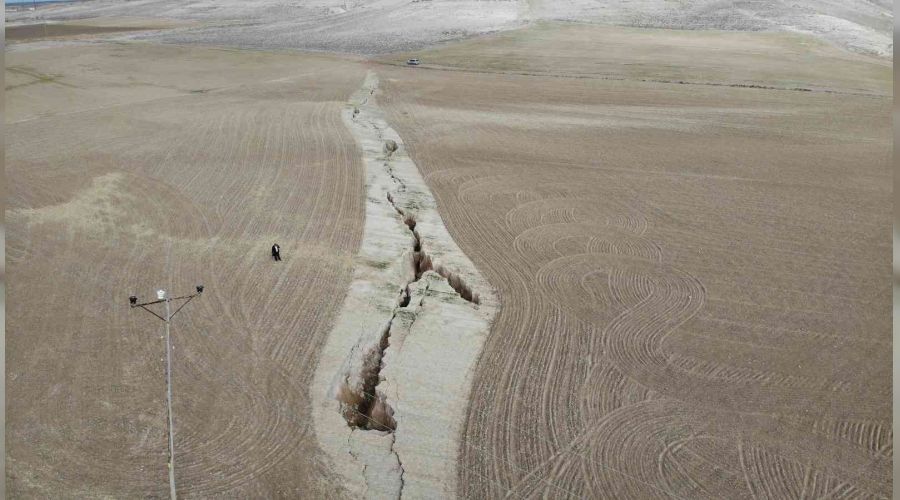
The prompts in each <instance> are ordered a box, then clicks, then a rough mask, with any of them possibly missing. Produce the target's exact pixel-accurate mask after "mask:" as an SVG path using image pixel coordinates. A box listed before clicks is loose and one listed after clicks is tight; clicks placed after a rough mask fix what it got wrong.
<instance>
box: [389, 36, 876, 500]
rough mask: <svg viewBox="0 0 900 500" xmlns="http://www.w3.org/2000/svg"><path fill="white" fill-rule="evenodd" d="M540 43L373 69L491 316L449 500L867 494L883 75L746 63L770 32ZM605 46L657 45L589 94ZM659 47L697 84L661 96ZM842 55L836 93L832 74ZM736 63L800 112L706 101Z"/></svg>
mask: <svg viewBox="0 0 900 500" xmlns="http://www.w3.org/2000/svg"><path fill="white" fill-rule="evenodd" d="M538 29H539V30H540V31H539V32H538V34H539V35H540V37H539V38H532V37H529V36H528V34H527V32H526V33H518V34H510V35H499V36H498V37H495V38H489V39H483V40H476V41H471V42H466V43H465V44H460V45H452V46H448V47H446V48H442V49H436V50H433V51H430V52H426V53H420V54H419V56H420V58H421V59H422V61H423V66H420V67H418V68H405V67H394V66H382V67H380V68H378V71H379V73H380V74H381V77H382V82H383V84H382V86H383V88H384V90H385V94H386V95H385V96H383V97H382V98H381V104H382V107H383V108H384V109H385V110H386V111H387V112H388V121H389V122H390V123H391V124H392V126H393V127H394V128H396V129H397V131H398V132H399V134H400V135H401V136H402V137H403V138H404V142H405V143H406V144H407V147H408V148H409V151H410V154H411V156H412V157H413V159H414V160H415V162H416V164H417V165H418V166H419V168H420V169H421V170H422V173H423V176H424V177H425V178H426V180H427V182H428V184H429V185H430V187H431V188H432V190H433V192H434V195H435V198H436V199H437V200H438V203H439V208H440V210H441V212H442V215H443V217H444V220H445V221H446V223H447V224H448V227H449V229H450V232H451V234H452V235H453V237H454V238H455V239H456V240H457V242H459V244H460V246H461V247H462V248H463V250H464V251H465V252H466V253H467V254H468V255H469V256H470V257H471V258H472V260H473V261H474V262H475V263H476V265H477V266H478V267H479V269H480V270H481V271H482V272H483V273H484V274H485V276H486V277H487V278H488V279H489V280H490V281H491V283H492V284H493V285H495V286H496V287H497V288H498V290H499V292H500V294H501V298H502V301H501V312H500V314H499V315H498V319H497V321H496V323H495V324H494V326H493V329H492V332H491V335H490V337H489V339H488V342H487V344H486V347H485V351H484V353H483V354H482V357H481V359H480V361H479V365H478V370H477V373H476V375H475V382H474V389H473V394H472V398H471V403H470V404H471V407H470V410H469V416H468V421H467V426H466V431H465V435H464V442H463V444H462V446H461V453H460V457H459V474H460V476H459V488H460V492H461V495H462V496H464V497H466V498H499V497H503V496H505V495H511V496H512V497H514V498H518V497H528V498H537V497H548V498H563V497H568V496H575V497H588V498H601V497H602V498H672V497H674V498H750V497H755V498H791V497H806V498H818V497H823V496H828V495H833V496H840V497H844V496H848V497H849V496H863V497H870V496H871V497H887V496H889V495H890V492H891V475H890V474H891V460H892V459H891V457H892V445H891V441H892V431H891V409H890V404H891V382H890V380H891V358H890V353H891V326H890V325H891V323H890V318H891V314H890V300H891V291H890V264H889V262H890V248H891V242H890V239H889V238H890V231H889V230H888V228H889V227H890V223H891V222H890V206H891V204H890V196H891V187H890V186H891V182H890V181H891V170H890V167H889V161H890V157H891V138H890V130H891V129H890V114H889V113H890V111H889V110H890V102H891V101H890V87H889V85H890V73H889V66H887V65H885V64H884V63H882V62H879V61H874V60H870V59H866V58H860V57H856V56H853V55H851V54H845V53H843V52H840V51H838V50H837V49H832V48H829V47H822V46H819V45H818V44H816V45H815V46H814V47H812V48H809V49H808V50H807V49H804V48H803V47H802V46H798V47H796V48H795V50H796V51H797V52H796V54H790V57H789V58H788V59H790V58H793V59H795V60H796V61H798V64H797V65H795V66H793V67H792V66H791V65H790V64H785V62H784V56H783V54H784V52H783V51H774V53H773V54H772V55H771V56H770V55H769V54H768V53H765V52H763V51H757V52H756V53H755V54H753V57H752V58H749V56H747V55H746V54H747V53H748V52H749V51H751V49H752V48H753V47H760V46H761V47H765V46H769V45H772V46H778V45H779V44H781V43H782V41H783V37H782V36H780V35H778V36H775V35H764V34H753V35H750V34H742V35H740V38H741V41H740V43H737V42H735V41H734V40H733V39H732V38H731V37H732V35H730V34H715V33H698V34H690V33H677V34H673V33H670V32H669V33H667V32H646V33H645V34H644V35H643V38H641V35H640V34H639V33H638V34H636V33H635V30H624V31H623V32H622V34H621V36H619V37H618V38H616V35H615V30H611V29H607V28H592V27H585V26H576V27H562V28H560V27H555V28H554V27H547V26H543V27H539V28H538ZM554 30H556V31H554ZM573 30H574V31H573ZM591 30H595V31H596V33H595V36H592V35H591V32H592V31H591ZM526 31H527V30H526ZM575 34H577V35H578V37H580V41H581V43H578V41H579V38H578V37H575ZM604 37H605V39H607V40H608V41H610V42H613V41H616V42H617V43H619V44H625V45H628V46H630V47H633V46H634V44H637V45H638V46H643V47H653V46H662V45H666V46H667V47H668V48H667V49H666V51H667V52H665V53H661V54H660V53H658V52H656V51H652V50H647V51H645V52H643V53H642V55H643V57H644V59H643V62H644V65H643V66H642V69H641V74H640V75H636V74H632V73H631V72H630V71H628V70H626V71H624V72H619V73H618V74H616V75H615V76H616V78H615V79H609V78H608V77H609V72H608V71H607V70H606V69H604V68H607V67H609V68H612V67H615V66H616V65H615V64H612V63H610V62H609V61H610V59H615V58H616V57H618V56H616V54H617V53H618V52H617V51H615V50H612V49H610V51H602V50H597V47H595V46H594V45H596V44H595V43H593V42H592V41H595V40H597V39H601V40H602V39H604ZM654 37H657V38H654ZM673 37H675V38H680V39H682V40H684V41H685V42H684V43H683V44H682V45H683V46H681V47H680V48H679V46H677V45H676V46H675V47H671V46H668V45H667V43H668V42H671V40H672V38H673ZM717 37H718V38H717ZM497 38H499V39H501V42H500V43H499V44H498V43H497ZM536 39H539V40H540V42H541V43H536V42H535V40H536ZM716 40H720V41H721V42H722V43H720V44H718V45H716V44H714V43H713V42H715V41H716ZM701 41H702V42H703V43H700V42H701ZM563 42H565V43H563ZM688 42H690V43H688ZM691 44H692V45H693V46H694V47H693V48H691V47H688V46H687V45H691ZM754 44H755V45H754ZM613 46H614V47H618V45H613ZM708 47H716V48H719V49H720V50H719V53H718V54H717V55H716V59H715V60H714V61H713V60H712V59H710V57H711V56H710V57H699V55H702V53H703V52H708V51H709V49H708ZM735 47H737V48H735ZM738 49H740V50H738ZM554 50H555V51H556V54H555V57H554V53H553V51H554ZM625 50H633V49H625ZM692 51H693V54H694V56H697V57H694V58H693V62H692V57H691V54H692ZM673 52H674V53H675V56H676V59H677V60H678V61H679V62H678V65H679V66H678V69H677V71H678V72H679V73H684V74H686V75H698V74H700V73H701V72H699V71H693V70H694V69H695V68H693V67H692V64H695V65H696V66H697V67H698V68H701V69H702V68H709V67H710V66H711V65H715V66H716V69H715V71H708V72H706V73H707V75H709V76H708V77H707V78H704V82H703V83H704V84H703V85H697V84H678V83H660V82H661V81H665V80H669V79H671V78H672V73H673V69H672V68H670V67H668V66H666V65H665V61H666V60H668V59H669V58H670V54H671V53H673ZM485 55H487V56H485ZM445 56H446V57H445ZM404 57H406V55H400V56H397V57H396V58H389V59H386V60H385V62H388V63H394V62H395V61H394V59H396V60H398V61H402V59H403V58H404ZM841 59H845V60H847V61H849V62H847V65H848V67H856V68H858V71H857V74H858V79H857V80H854V79H853V74H852V73H849V72H839V73H834V72H830V71H829V70H828V68H829V67H833V66H834V65H836V64H838V63H837V61H839V60H841ZM751 60H752V64H753V66H750V67H747V66H745V64H747V63H748V61H751ZM573 61H575V62H573ZM799 61H803V63H802V64H799ZM501 63H502V67H498V65H500V64H501ZM429 65H430V67H429ZM838 66H840V65H838ZM576 67H577V68H579V69H580V74H579V75H577V76H578V77H577V78H573V77H572V76H573V74H572V68H576ZM430 68H438V69H430ZM535 68H539V70H540V71H536V70H535ZM748 68H749V69H752V71H753V72H754V74H755V75H757V77H756V78H757V80H756V81H755V82H754V83H755V84H759V85H761V86H773V87H785V88H787V87H789V86H787V85H785V82H799V83H798V85H797V86H803V87H807V88H812V89H816V91H794V90H767V89H760V88H746V87H743V86H728V85H731V84H733V83H739V84H740V83H744V82H746V78H745V77H746V76H747V75H749V73H748V72H747V70H748ZM538 73H540V74H538ZM770 73H777V75H778V77H777V78H772V79H763V80H759V79H758V78H759V76H758V75H767V74H770ZM723 75H730V76H731V77H733V78H731V77H729V78H725V77H724V76H723ZM828 75H830V76H828ZM877 75H881V76H880V77H879V76H877ZM559 76H568V77H567V78H560V77H559ZM879 78H880V79H879ZM705 83H713V84H716V83H722V84H723V86H717V85H707V84H705ZM726 84H727V85H726ZM793 86H794V85H791V86H790V87H793ZM824 90H828V92H825V91H824ZM860 91H865V93H867V94H870V96H865V97H863V96H856V95H851V93H854V92H860ZM871 95H874V97H873V96H871Z"/></svg>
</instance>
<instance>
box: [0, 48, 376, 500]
mask: <svg viewBox="0 0 900 500" xmlns="http://www.w3.org/2000/svg"><path fill="white" fill-rule="evenodd" d="M7 64H8V67H7V76H12V77H14V78H26V77H27V75H25V76H23V72H27V73H31V74H39V75H54V78H55V80H56V81H54V82H46V83H42V84H35V85H25V86H21V87H17V88H14V89H12V90H9V91H7V100H8V101H7V102H9V103H10V106H9V108H8V109H10V108H11V110H12V116H11V117H9V115H8V119H9V120H10V121H9V122H8V123H7V129H6V130H7V134H8V135H7V148H8V149H7V163H6V165H7V176H8V177H7V178H8V179H9V181H10V184H11V188H10V190H9V193H10V197H9V204H8V211H7V215H6V220H7V224H8V226H7V228H8V229H7V231H8V232H7V252H8V253H7V255H8V259H9V264H10V265H9V288H8V295H7V354H8V361H7V373H6V380H7V394H8V397H9V401H10V402H12V403H11V404H10V405H9V407H8V410H7V433H6V436H7V448H6V449H7V474H8V476H7V478H8V481H7V484H8V485H9V486H8V487H9V491H8V494H9V495H10V496H11V497H13V498H34V497H45V498H59V497H82V498H97V497H113V498H133V497H164V496H167V495H168V480H167V470H166V454H167V445H166V424H165V423H166V420H165V415H166V414H165V399H164V398H165V383H164V381H165V379H164V367H165V364H164V362H163V358H164V357H165V348H164V343H163V340H162V339H161V335H162V331H163V329H162V327H163V324H162V322H161V321H159V320H157V319H155V318H153V317H152V316H150V315H149V314H147V313H145V312H143V311H140V310H132V309H129V307H128V301H127V298H128V295H129V294H131V293H136V294H138V295H139V296H140V297H141V298H149V297H151V296H152V295H153V294H154V291H155V290H156V289H157V288H168V289H169V290H171V291H172V292H173V293H178V294H180V293H189V292H191V291H192V290H193V287H194V285H195V284H201V283H202V284H204V285H205V286H206V291H205V293H204V295H203V296H202V297H201V298H199V299H195V300H194V301H193V302H191V303H190V304H189V305H188V306H187V307H186V308H185V309H183V310H182V311H181V312H180V313H179V314H178V316H176V317H175V320H174V323H173V327H172V328H173V329H172V335H173V342H174V346H175V349H174V415H175V429H176V433H175V450H176V461H175V464H176V478H177V483H178V492H179V495H180V496H182V497H184V498H215V497H221V496H228V497H239V498H272V497H282V498H299V497H308V498H323V497H333V496H336V495H339V494H340V491H341V486H340V482H339V481H337V480H334V479H330V477H331V476H330V472H329V470H328V469H327V468H325V467H324V466H323V465H322V464H321V463H320V459H321V457H320V452H319V451H318V449H317V446H316V444H315V443H316V439H315V437H314V436H313V429H312V423H311V420H310V408H309V395H308V385H309V384H310V383H311V377H312V376H313V372H314V369H315V366H316V361H317V352H318V350H319V349H320V348H321V345H322V343H323V341H324V338H325V335H326V334H327V332H328V330H329V328H330V323H331V321H332V318H333V316H334V315H335V313H336V310H337V308H339V306H340V304H341V300H342V297H343V295H344V293H345V291H346V289H347V286H348V284H349V280H350V276H351V265H352V256H353V255H354V254H355V252H356V249H357V247H358V245H359V242H360V238H361V236H362V234H361V233H362V222H363V215H364V212H363V203H364V183H363V182H364V179H363V176H362V165H361V162H360V159H359V154H358V151H357V148H356V145H355V143H354V141H353V138H352V137H351V136H350V134H349V133H348V132H347V130H346V129H345V127H344V126H343V124H342V121H341V118H340V109H341V108H342V106H343V104H344V102H345V101H346V99H347V98H348V97H349V95H350V93H351V92H352V91H354V90H355V89H356V88H358V87H359V85H360V82H361V81H362V79H363V77H364V76H365V72H364V70H363V69H362V68H360V67H359V66H357V65H354V64H350V63H345V62H340V61H336V60H331V59H326V58H322V57H314V56H297V55H274V54H261V53H243V52H239V51H223V50H212V49H188V48H179V47H155V46H147V45H143V44H141V45H115V46H112V45H92V46H90V47H86V46H79V47H57V48H48V49H39V50H29V51H23V52H13V53H9V54H7ZM10 67H12V68H13V69H14V70H15V69H16V68H18V69H19V72H16V71H10V70H9V68H10ZM23 68H24V69H23ZM179 73H180V74H181V75H182V76H180V77H179V76H178V74H179ZM188 75H189V76H188ZM28 78H32V77H28ZM7 81H9V79H8V80H7ZM64 84H68V85H64ZM194 89H207V91H205V92H191V90H194ZM81 96H84V97H85V99H80V98H79V97H81ZM45 98H46V99H45ZM47 100H49V101H50V102H51V103H54V106H53V107H48V106H49V104H48V103H47ZM275 242H278V243H279V244H280V245H281V248H282V256H283V258H284V260H283V261H282V262H278V263H276V262H273V261H272V259H271V257H270V256H269V247H270V246H271V245H272V244H273V243H275Z"/></svg>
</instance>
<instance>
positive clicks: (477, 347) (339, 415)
mask: <svg viewBox="0 0 900 500" xmlns="http://www.w3.org/2000/svg"><path fill="white" fill-rule="evenodd" d="M377 93H378V79H377V77H376V76H375V74H374V73H371V72H370V73H369V75H368V76H367V78H366V81H365V83H364V84H363V87H362V88H361V89H360V90H359V91H358V92H357V93H356V94H354V96H353V97H352V98H351V100H350V102H349V103H348V105H347V107H346V109H345V110H344V113H343V119H344V122H345V124H346V125H347V128H348V129H349V130H350V131H351V133H352V134H353V136H354V138H355V140H356V141H357V143H358V144H359V146H360V148H361V149H362V150H363V158H364V162H365V167H366V176H367V188H366V189H367V193H366V200H367V203H366V223H365V230H364V236H363V243H362V248H361V249H360V253H359V255H358V257H357V261H356V266H355V268H354V280H353V282H352V284H351V286H350V290H349V291H348V294H347V296H346V299H345V301H344V304H343V306H342V310H341V313H340V315H339V316H338V319H337V321H336V324H335V327H334V329H333V330H332V332H331V333H330V335H329V337H328V341H327V343H326V346H325V348H324V350H323V352H322V355H321V358H320V360H319V365H318V367H317V370H316V378H315V381H314V385H313V387H312V395H313V401H314V406H315V408H314V422H315V428H316V436H317V438H318V440H319V444H320V446H321V447H322V449H323V450H324V451H326V453H327V454H328V456H329V458H330V460H331V465H332V466H333V468H334V469H335V471H336V472H337V473H339V474H340V475H342V476H343V478H344V479H345V486H346V487H347V488H348V489H349V490H350V493H351V494H354V495H361V496H364V497H366V498H400V497H402V496H407V497H409V498H418V497H433V496H441V497H444V496H446V497H452V496H454V495H455V492H456V477H457V474H456V457H457V454H458V446H459V443H460V433H461V432H462V425H463V421H464V418H465V410H466V405H467V400H468V394H469V390H470V386H471V375H472V372H473V368H474V363H475V361H476V359H477V358H478V354H479V353H480V351H481V347H482V345H483V343H484V339H485V337H486V336H487V334H488V332H489V330H490V323H491V321H492V320H493V317H494V314H495V313H496V310H497V300H496V294H495V293H494V291H493V290H492V289H491V287H490V285H489V284H488V283H487V281H486V280H485V279H484V278H483V277H482V276H481V275H480V274H479V273H478V271H477V270H476V269H475V267H474V265H472V263H471V262H470V261H469V259H468V258H467V257H466V256H465V254H463V253H462V251H461V250H460V249H459V248H458V247H457V246H456V244H455V243H454V242H453V240H452V238H451V237H450V235H449V234H448V233H447V230H446V228H445V227H444V225H443V222H442V220H441V218H440V215H439V214H438V212H437V209H436V203H435V201H434V198H433V197H432V196H431V193H430V191H429V190H428V187H427V186H426V184H425V182H424V180H423V179H422V177H421V175H420V174H419V171H418V169H417V168H416V166H415V164H414V163H413V162H412V161H411V160H410V158H409V156H408V155H407V154H406V150H405V148H404V145H403V141H402V140H401V138H400V137H399V136H398V135H397V133H396V132H395V131H394V130H393V129H391V128H390V127H389V126H388V125H387V123H386V122H385V121H384V119H383V118H382V115H381V112H380V110H379V109H378V106H377V103H376V98H377Z"/></svg>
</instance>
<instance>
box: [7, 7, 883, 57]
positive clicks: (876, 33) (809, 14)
mask: <svg viewBox="0 0 900 500" xmlns="http://www.w3.org/2000/svg"><path fill="white" fill-rule="evenodd" d="M891 9H892V5H891V3H890V2H889V1H887V0H817V1H812V0H743V1H741V0H733V1H732V0H604V1H600V0H552V1H550V0H519V1H516V0H376V1H371V2H364V1H362V0H346V1H340V0H312V1H303V0H295V1H290V0H246V1H238V0H219V1H201V2H185V1H183V0H133V1H123V0H87V1H81V2H75V3H67V4H53V5H45V6H41V7H39V8H38V11H37V12H28V11H26V12H11V13H9V15H8V19H9V20H10V21H13V22H27V21H29V20H34V19H48V20H66V19H78V18H86V17H97V16H129V17H136V16H137V17H163V18H171V19H180V20H193V21H200V22H201V25H200V26H194V27H190V28H182V29H178V30H172V31H168V32H165V33H159V34H152V35H133V36H150V37H153V38H155V39H162V40H164V41H172V42H185V43H195V42H197V43H209V44H217V45H239V46H241V47H248V48H267V49H274V48H297V49H307V50H323V51H337V52H350V53H358V54H378V53H384V52H392V51H397V50H411V49H416V48H419V47H423V46H427V45H432V44H435V43H439V42H442V41H447V40H454V39H458V38H464V37H468V36H472V35H477V34H481V33H487V32H491V31H497V30H505V29H511V28H516V27H519V26H522V25H524V24H527V23H529V22H533V21H536V20H542V19H544V20H563V21H575V22H590V23H599V24H610V25H621V26H637V27H657V28H675V29H721V30H740V31H761V30H768V31H794V32H802V33H808V34H812V35H814V36H817V37H819V38H822V39H824V40H827V41H829V42H832V43H835V44H837V45H839V46H842V47H845V48H847V49H850V50H853V51H857V52H863V53H868V54H875V55H879V56H882V57H893V43H892V25H893V13H892V10H891Z"/></svg>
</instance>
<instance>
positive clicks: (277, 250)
mask: <svg viewBox="0 0 900 500" xmlns="http://www.w3.org/2000/svg"><path fill="white" fill-rule="evenodd" d="M272 258H273V259H275V260H281V247H280V246H278V243H276V244H274V245H272Z"/></svg>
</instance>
